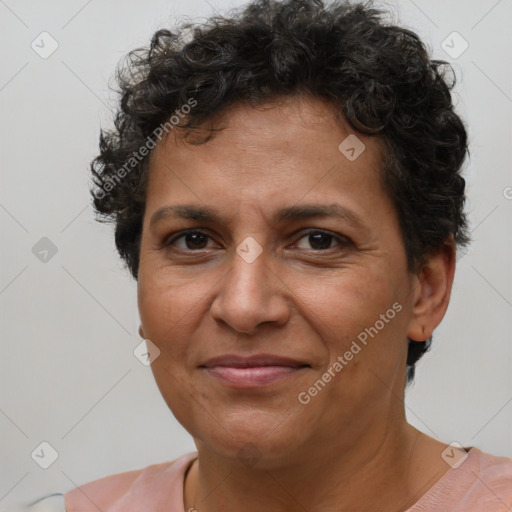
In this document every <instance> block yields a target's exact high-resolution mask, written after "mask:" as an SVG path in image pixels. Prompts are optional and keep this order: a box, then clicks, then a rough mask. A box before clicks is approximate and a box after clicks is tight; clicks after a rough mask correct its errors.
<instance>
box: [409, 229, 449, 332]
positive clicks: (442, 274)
mask: <svg viewBox="0 0 512 512" xmlns="http://www.w3.org/2000/svg"><path fill="white" fill-rule="evenodd" d="M455 255H456V247H455V242H454V240H453V236H452V235H450V238H449V239H448V240H447V241H446V242H445V243H444V245H443V246H442V247H441V248H440V249H438V250H437V251H436V252H435V253H434V254H433V255H431V256H430V257H429V258H428V260H427V262H426V263H425V264H424V266H423V267H422V269H421V271H420V272H419V273H418V274H417V275H416V276H415V278H414V280H413V284H412V286H413V289H412V295H413V297H414V298H413V310H412V316H411V319H410V321H409V326H408V331H407V337H408V338H410V339H411V340H414V341H425V340H427V339H428V338H430V336H431V335H432V332H433V331H434V329H435V328H436V327H437V326H438V325H439V324H440V323H441V320H442V319H443V317H444V315H445V313H446V310H447V309H448V304H449V302H450V294H451V291H452V284H453V277H454V274H455Z"/></svg>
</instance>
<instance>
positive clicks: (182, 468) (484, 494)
mask: <svg viewBox="0 0 512 512" xmlns="http://www.w3.org/2000/svg"><path fill="white" fill-rule="evenodd" d="M196 458H197V452H193V453H187V454H185V455H182V456H181V457H179V458H178V459H176V460H175V461H172V462H164V463H162V464H154V465H152V466H148V467H146V468H144V469H139V470H135V471H129V472H126V473H120V474H117V475H111V476H107V477H104V478H100V479H99V480H95V481H93V482H90V483H88V484H85V485H82V486H81V487H79V488H76V489H74V490H72V491H70V492H68V493H67V494H65V495H64V500H65V504H66V511H67V512H90V511H91V510H98V509H99V510H102V511H103V512H141V511H145V512H164V511H165V512H169V511H172V512H185V510H184V504H183V487H184V481H185V473H186V471H187V470H188V469H189V468H190V466H191V465H192V463H193V462H194V460H195V459H196ZM511 507H512V458H506V457H496V456H494V455H490V454H488V453H484V452H482V451H480V450H478V449H477V448H471V449H470V450H469V453H468V457H467V459H466V460H465V461H464V462H463V463H462V464H461V465H460V466H459V467H458V468H456V469H450V470H449V471H448V472H447V473H446V474H445V475H443V476H442V477H441V479H440V480H439V481H438V482H437V483H436V484H434V486H433V487H432V488H431V489H430V490H429V491H427V493H426V494H424V495H423V496H422V497H421V498H420V499H419V500H418V501H417V502H416V503H415V504H414V505H413V506H412V507H411V508H409V509H408V510H407V511H406V512H422V511H435V512H473V511H474V512H508V511H510V510H512V508H511Z"/></svg>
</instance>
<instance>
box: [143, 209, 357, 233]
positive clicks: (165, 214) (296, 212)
mask: <svg viewBox="0 0 512 512" xmlns="http://www.w3.org/2000/svg"><path fill="white" fill-rule="evenodd" d="M318 217H336V218H339V219H342V220H344V221H346V222H348V223H350V224H353V225H354V226H355V227H357V228H360V229H362V228H365V227H366V225H365V223H364V222H363V220H362V219H361V218H360V217H359V216H358V215H356V213H354V212H353V211H352V210H350V209H348V208H346V207H345V206H341V205H339V204H328V205H324V204H305V205H301V206H288V207H285V208H282V209H280V210H278V211H277V212H275V213H274V215H273V216H272V222H273V223H275V224H278V223H282V222H285V221H293V220H301V219H312V218H318ZM169 218H177V219H191V220H197V221H200V222H208V223H221V222H222V218H221V217H220V216H219V215H218V214H217V213H216V212H215V211H214V210H212V209H211V208H208V207H205V206H196V205H192V204H183V205H173V206H163V207H161V208H159V209H158V210H156V211H155V213H154V214H153V215H152V216H151V220H150V222H149V225H150V227H153V226H154V225H155V224H156V223H158V222H160V221H162V220H164V219H169Z"/></svg>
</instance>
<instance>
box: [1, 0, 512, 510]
mask: <svg viewBox="0 0 512 512" xmlns="http://www.w3.org/2000/svg"><path fill="white" fill-rule="evenodd" d="M243 3H244V2H241V1H238V2H237V1H234V2H230V3H228V2H226V1H224V0H222V1H221V0H210V2H207V1H206V0H187V1H186V2H185V1H182V0H177V1H174V2H170V1H168V0H167V1H163V0H151V1H145V2H140V1H134V0H130V1H126V0H125V1H120V0H116V1H109V2H107V1H100V0H89V1H84V0H73V1H67V2H64V1H61V2H56V1H47V0H46V1H38V2H29V1H27V0H0V38H1V48H2V66H1V67H0V108H1V113H2V115H1V119H0V122H1V138H0V140H1V147H2V153H1V154H2V163H1V189H0V226H1V235H2V241H1V248H2V250H1V261H0V265H1V268H0V272H1V273H0V307H1V317H0V321H1V333H2V343H1V355H0V365H1V366H0V389H1V397H0V432H1V456H0V457H1V458H0V460H1V464H0V509H1V508H5V507H8V506H11V505H12V504H13V503H19V502H20V501H21V500H29V499H31V498H34V497H37V496H41V495H42V494H44V493H47V492H52V491H67V490H70V489H72V488H73V487H74V486H75V485H79V484H82V483H85V482H88V481H91V480H94V479H96V478H99V477H102V476H105V475H108V474H112V473H117V472H121V471H127V470H130V469H136V468H140V467H144V466H146V465H149V464H153V463H157V462H162V461H166V460H171V459H173V458H176V457H177V456H179V455H182V454H184V453H186V452H189V451H194V450H195V446H194V444H193V442H192V440H191V438H190V436H189V435H188V433H187V432H186V431H185V430H184V429H183V428H182V427H181V426H180V425H179V424H178V423H177V421H176V420H175V419H174V417H173V416H172V414H171V413H170V411H169V410H168V409H167V407H166V405H165V403H164V401H163V399H162V398H161V396H160V394H159V391H158V389H157V387H156V385H155V383H154V381H153V377H152V374H151V371H150V369H149V368H148V367H145V366H143V365H142V364H141V363H140V362H139V361H138V360H137V359H136V358H135V357H134V355H133V350H134V348H135V347H136V346H137V345H138V344H139V343H140V341H141V340H140V338H139V336H138V334H137V326H138V323H137V322H138V317H137V309H136V286H135V283H134V282H133V281H132V280H131V278H130V277H129V275H128V272H127V271H126V270H124V269H123V266H122V263H121V262H120V260H119V259H118V257H117V255H116V253H115V251H114V243H113V234H112V227H111V226H105V225H101V224H98V223H96V222H95V221H94V219H93V214H92V209H91V206H90V199H89V195H88V191H87V187H88V182H89V176H88V164H89V162H90V160H91V159H92V158H93V157H94V156H95V155H96V150H97V142H98V133H99V128H100V126H101V127H104V128H108V127H110V125H111V124H110V123H111V112H110V108H112V107H114V106H115V101H116V96H115V94H113V93H112V92H110V91H109V87H108V84H109V81H110V80H111V78H112V75H113V71H114V68H115V66H116V64H117V63H118V61H119V59H120V58H121V57H122V56H123V55H125V54H126V53H127V52H128V51H129V50H131V49H133V48H135V47H137V46H141V45H145V44H147V43H148V42H149V39H150V37H151V35H152V33H153V32H154V31H155V30H156V29H158V28H161V27H164V26H169V25H172V24H173V19H175V17H176V16H181V15H185V14H186V15H189V16H191V17H195V18H197V17H199V18H201V17H207V16H209V15H210V14H212V13H214V12H215V10H219V11H224V10H225V8H226V7H228V6H239V5H242V4H243ZM386 5H387V6H388V7H390V8H391V9H392V10H393V12H394V15H393V16H394V17H395V19H397V20H400V21H401V23H402V24H403V25H405V26H408V27H409V28H412V29H413V30H415V31H417V32H419V34H420V35H421V37H422V38H423V39H424V40H425V41H426V42H427V43H428V45H429V46H430V47H431V48H432V50H433V51H434V55H435V56H437V57H438V58H442V59H446V60H448V61H450V62H452V63H453V64H454V66H455V69H456V72H457V75H458V77H459V78H460V79H461V81H460V82H459V85H458V86H457V93H456V102H457V108H458V111H459V112H460V114H461V115H462V116H463V117H464V119H465V120H466V121H467V124H468V126H469V134H470V141H471V159H470V161H469V162H468V164H467V165H466V167H465V177H466V178H467V183H468V207H467V210H468V212H469V218H470V222H471V229H472V236H473V237H474V243H473V244H472V246H471V248H470V250H469V251H468V252H467V254H465V255H461V256H460V257H459V264H458V267H457V272H456V278H455V284H454V288H453V293H452V300H451V304H450V307H449V309H448V313H447V315H446V317H445V319H444V321H443V323H442V324H441V326H440V327H439V328H438V329H437V330H436V331H435V336H434V345H433V349H432V351H431V353H429V354H427V355H426V356H425V358H424V360H423V361H422V362H421V364H420V366H419V368H418V371H417V378H416V383H415V384H414V386H413V387H412V388H411V389H410V390H409V391H408V393H407V399H406V410H407V415H408V418H409V420H410V422H411V423H412V424H414V425H415V426H416V427H417V428H419V429H421V430H423V431H425V432H426V433H428V434H430V435H432V436H434V437H437V438H439V439H441V440H443V441H446V442H447V443H449V442H452V441H457V442H459V443H461V444H462V445H465V446H477V447H479V448H480V449H482V450H484V451H488V452H490V453H494V454H498V455H507V456H510V457H512V371H511V362H512V342H511V336H510V332H511V330H512V279H511V270H510V254H511V253H512V230H511V219H512V188H511V187H512V175H511V172H510V162H511V161H512V149H511V148H512V144H511V142H512V137H511V135H512V134H511V131H512V130H511V127H512V122H511V119H512V59H511V58H510V55H511V49H512V35H511V30H510V26H509V23H510V20H511V19H512V2H511V1H510V0H501V1H495V0H486V1H482V0H470V1H468V0H464V1H462V0H458V1H451V2H447V1H445V0H442V1H441V0H436V1H429V2H427V1H422V2H420V0H416V1H415V2H413V1H411V0H401V1H395V2H388V3H387V4H386ZM43 31H47V32H49V33H50V34H51V35H52V37H53V38H54V39H55V40H56V41H57V42H58V45H59V47H58V49H57V50H56V51H55V52H54V53H53V54H52V55H51V56H49V57H48V58H46V59H43V58H41V57H40V56H39V55H38V54H37V53H36V52H35V51H34V50H33V49H32V48H31V43H32V41H33V40H36V43H37V41H40V39H38V36H39V34H40V33H41V32H43ZM453 31H457V32H458V33H460V34H461V36H462V37H463V38H464V39H465V40H466V41H467V42H468V44H469V47H468V49H467V50H466V51H465V52H464V53H462V55H460V56H458V57H457V58H451V57H449V56H448V55H447V54H446V53H445V51H444V50H443V49H442V47H441V44H442V42H443V41H444V40H445V39H446V38H447V37H449V36H450V34H451V33H452V32H453ZM450 41H454V42H453V43H452V42H450ZM448 42H449V44H450V45H451V46H454V51H457V50H458V49H460V48H461V46H460V41H457V40H453V37H452V39H450V38H449V39H448ZM48 47H49V45H48V44H45V48H48ZM43 237H47V238H49V239H50V240H51V242H52V243H53V244H54V245H55V246H56V248H57V252H56V254H54V255H53V256H52V257H50V256H51V253H49V254H48V256H47V260H48V261H46V262H42V261H40V259H38V258H37V257H36V255H34V253H33V252H32V248H33V247H34V246H35V245H36V244H37V243H38V242H39V241H40V239H41V238H43ZM39 243H43V244H44V242H39ZM37 247H39V246H36V248H37ZM36 252H37V251H36ZM40 256H41V255H40ZM42 441H46V442H49V443H50V444H51V445H52V446H53V447H54V448H55V450H56V451H57V452H58V458H57V460H56V461H55V462H54V463H53V464H52V465H51V466H50V467H49V468H48V469H46V470H44V469H42V468H40V467H39V466H38V465H37V464H36V463H35V462H34V460H33V459H32V458H31V453H32V452H33V450H34V449H35V448H36V447H37V446H38V445H39V444H40V443H41V442H42ZM46 453H48V452H46Z"/></svg>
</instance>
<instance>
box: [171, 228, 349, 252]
mask: <svg viewBox="0 0 512 512" xmlns="http://www.w3.org/2000/svg"><path fill="white" fill-rule="evenodd" d="M189 234H200V235H204V236H206V237H208V238H209V239H212V237H211V236H210V235H208V234H207V233H204V232H203V231H200V230H198V229H188V230H185V231H181V232H180V233H179V234H177V235H176V236H173V238H167V239H166V240H165V241H164V243H163V247H169V246H172V245H174V243H175V242H176V240H179V239H180V238H183V237H185V236H187V235H189ZM312 234H322V235H325V236H329V237H331V238H332V239H333V240H335V241H336V242H338V245H339V246H341V247H346V246H347V245H349V244H350V243H351V240H350V239H349V238H347V237H344V236H341V235H335V234H334V233H331V232H329V231H324V230H321V229H311V230H309V231H307V232H305V233H304V234H303V235H302V236H301V237H300V238H299V239H298V240H302V239H303V238H305V237H307V236H310V235H312ZM171 236H172V235H171ZM334 248H335V247H329V248H327V249H310V251H315V252H327V251H330V250H332V249H334ZM179 250H180V251H185V252H200V251H204V250H205V249H196V250H194V249H179Z"/></svg>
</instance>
